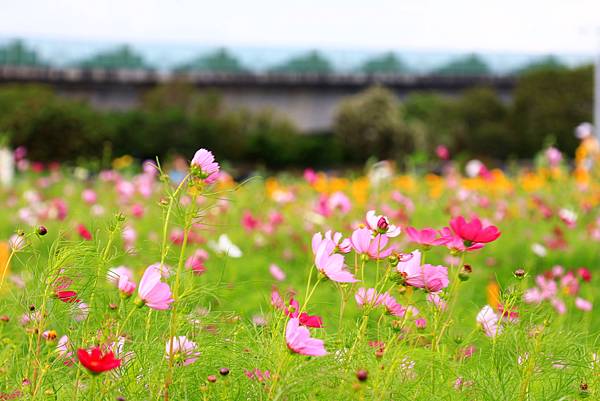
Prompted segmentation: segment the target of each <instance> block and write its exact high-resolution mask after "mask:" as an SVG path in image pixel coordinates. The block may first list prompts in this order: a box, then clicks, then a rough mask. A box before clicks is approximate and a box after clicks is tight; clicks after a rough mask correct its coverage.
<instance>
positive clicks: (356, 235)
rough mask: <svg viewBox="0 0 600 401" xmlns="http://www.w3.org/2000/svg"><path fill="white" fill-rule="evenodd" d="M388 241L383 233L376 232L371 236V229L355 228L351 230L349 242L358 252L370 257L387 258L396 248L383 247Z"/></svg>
mask: <svg viewBox="0 0 600 401" xmlns="http://www.w3.org/2000/svg"><path fill="white" fill-rule="evenodd" d="M388 241H389V237H388V236H387V235H383V234H377V235H376V236H375V237H373V234H372V231H371V230H369V229H368V228H357V229H356V230H354V232H352V236H351V237H350V242H351V243H352V246H353V247H354V250H355V251H356V252H358V253H360V254H365V255H368V256H369V257H370V258H372V259H384V258H387V257H388V256H390V255H391V254H392V252H394V250H395V249H396V248H395V247H394V246H390V247H389V248H387V249H385V247H386V246H387V244H388Z"/></svg>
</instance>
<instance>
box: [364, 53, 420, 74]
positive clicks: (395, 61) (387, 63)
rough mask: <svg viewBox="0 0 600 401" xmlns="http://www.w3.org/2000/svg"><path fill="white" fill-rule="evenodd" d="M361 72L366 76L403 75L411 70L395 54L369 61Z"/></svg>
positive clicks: (387, 54) (384, 55)
mask: <svg viewBox="0 0 600 401" xmlns="http://www.w3.org/2000/svg"><path fill="white" fill-rule="evenodd" d="M360 71H361V72H364V73H366V74H401V73H407V72H409V71H410V70H409V68H408V67H407V66H406V64H405V63H404V62H403V61H402V60H401V59H399V58H398V57H396V55H395V54H394V53H386V54H383V55H381V56H378V57H374V58H372V59H370V60H367V61H366V62H365V63H364V64H363V65H362V66H361V67H360Z"/></svg>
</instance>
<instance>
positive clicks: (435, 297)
mask: <svg viewBox="0 0 600 401" xmlns="http://www.w3.org/2000/svg"><path fill="white" fill-rule="evenodd" d="M427 301H428V302H431V303H432V304H433V305H434V306H435V307H437V308H438V309H439V310H441V311H444V310H446V301H444V300H443V299H442V298H441V297H440V296H439V294H436V293H433V292H430V293H429V294H427Z"/></svg>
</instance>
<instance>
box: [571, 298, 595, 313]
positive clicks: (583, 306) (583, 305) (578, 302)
mask: <svg viewBox="0 0 600 401" xmlns="http://www.w3.org/2000/svg"><path fill="white" fill-rule="evenodd" d="M575 307H576V308H577V309H579V310H582V311H584V312H591V311H592V303H591V302H590V301H587V300H585V299H583V298H580V297H577V298H575Z"/></svg>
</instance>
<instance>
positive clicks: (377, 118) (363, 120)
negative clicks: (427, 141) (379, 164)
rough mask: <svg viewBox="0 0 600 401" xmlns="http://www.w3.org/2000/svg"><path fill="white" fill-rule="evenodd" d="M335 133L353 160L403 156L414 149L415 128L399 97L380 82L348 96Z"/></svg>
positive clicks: (337, 118) (340, 111)
mask: <svg viewBox="0 0 600 401" xmlns="http://www.w3.org/2000/svg"><path fill="white" fill-rule="evenodd" d="M334 130H335V134H336V135H337V136H338V138H339V140H340V143H343V144H345V147H346V151H347V153H348V156H349V158H350V159H351V160H354V161H365V160H367V159H368V158H369V157H371V156H375V157H377V158H379V159H397V160H402V159H403V158H404V156H405V155H407V154H409V153H410V152H411V151H412V150H413V141H412V136H411V132H410V130H409V129H408V127H407V126H406V125H405V123H404V121H403V116H402V111H401V109H400V107H399V103H398V100H397V99H396V97H395V96H394V94H393V93H392V92H390V91H389V90H388V89H385V88H382V87H379V86H376V87H372V88H369V89H367V90H366V91H363V92H361V93H359V94H357V95H355V96H352V97H349V98H348V99H347V100H345V101H344V102H343V103H342V104H341V106H340V108H339V110H338V112H337V115H336V117H335V127H334Z"/></svg>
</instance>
